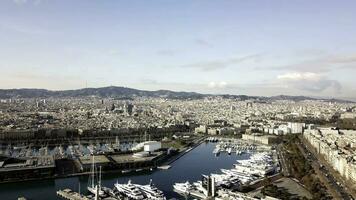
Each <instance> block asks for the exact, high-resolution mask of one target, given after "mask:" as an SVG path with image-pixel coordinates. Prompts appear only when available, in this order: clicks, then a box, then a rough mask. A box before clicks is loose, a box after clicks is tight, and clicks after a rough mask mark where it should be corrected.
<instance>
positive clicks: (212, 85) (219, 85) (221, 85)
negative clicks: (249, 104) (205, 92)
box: [208, 81, 227, 88]
mask: <svg viewBox="0 0 356 200" xmlns="http://www.w3.org/2000/svg"><path fill="white" fill-rule="evenodd" d="M208 87H209V88H226V87H227V83H226V82H225V81H221V82H214V81H212V82H210V83H209V84H208Z"/></svg>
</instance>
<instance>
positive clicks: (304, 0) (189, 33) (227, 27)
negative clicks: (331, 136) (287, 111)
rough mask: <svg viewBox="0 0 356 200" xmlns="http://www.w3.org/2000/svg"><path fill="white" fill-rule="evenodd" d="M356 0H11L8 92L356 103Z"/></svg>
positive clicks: (3, 24) (2, 29)
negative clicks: (166, 93)
mask: <svg viewBox="0 0 356 200" xmlns="http://www.w3.org/2000/svg"><path fill="white" fill-rule="evenodd" d="M355 19H356V1H353V0H350V1H340V0H334V1H328V0H320V1H317V0H294V1H292V0H291V1H286V0H280V1H279V0H268V1H267V0H226V1H216V0H214V1H208V0H202V1H198V0H189V1H184V0H176V1H173V0H164V1H163V0H162V1H156V0H142V1H135V0H127V1H119V0H112V1H110V0H97V1H94V0H92V1H89V0H88V1H80V0H75V1H72V0H70V1H69V0H68V1H66V0H1V1H0V69H1V71H0V72H1V73H0V88H23V87H25V88H47V89H55V90H58V89H74V88H83V87H85V85H86V82H87V83H88V86H89V87H99V86H108V85H117V86H127V87H135V88H139V89H148V90H156V89H170V90H186V91H197V92H204V93H231V94H249V95H278V94H289V95H313V96H336V97H352V98H356V88H355V87H356V78H355V75H356V20H355Z"/></svg>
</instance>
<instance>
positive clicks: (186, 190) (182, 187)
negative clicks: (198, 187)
mask: <svg viewBox="0 0 356 200" xmlns="http://www.w3.org/2000/svg"><path fill="white" fill-rule="evenodd" d="M193 188H194V186H193V185H192V184H190V183H189V181H187V182H185V183H175V184H174V185H173V189H174V190H175V191H176V192H178V193H181V194H190V191H191V190H192V189H193Z"/></svg>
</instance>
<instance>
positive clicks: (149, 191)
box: [135, 180, 166, 200]
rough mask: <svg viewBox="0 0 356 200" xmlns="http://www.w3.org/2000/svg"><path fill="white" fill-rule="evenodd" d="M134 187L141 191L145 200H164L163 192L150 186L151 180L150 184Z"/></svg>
mask: <svg viewBox="0 0 356 200" xmlns="http://www.w3.org/2000/svg"><path fill="white" fill-rule="evenodd" d="M135 185H136V187H138V188H139V189H141V191H142V192H143V193H144V195H145V196H146V198H147V199H150V200H166V197H165V196H164V194H163V192H162V191H161V190H159V189H158V188H157V187H156V186H154V185H153V184H152V180H150V183H149V184H148V185H138V184H135Z"/></svg>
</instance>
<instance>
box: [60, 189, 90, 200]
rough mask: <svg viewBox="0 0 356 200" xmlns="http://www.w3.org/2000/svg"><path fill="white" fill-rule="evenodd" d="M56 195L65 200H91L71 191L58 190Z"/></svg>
mask: <svg viewBox="0 0 356 200" xmlns="http://www.w3.org/2000/svg"><path fill="white" fill-rule="evenodd" d="M57 195H58V196H59V197H62V198H63V199H67V200H91V199H90V198H88V197H86V196H84V195H81V194H79V193H77V192H74V191H72V190H71V189H64V190H59V191H57Z"/></svg>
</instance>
